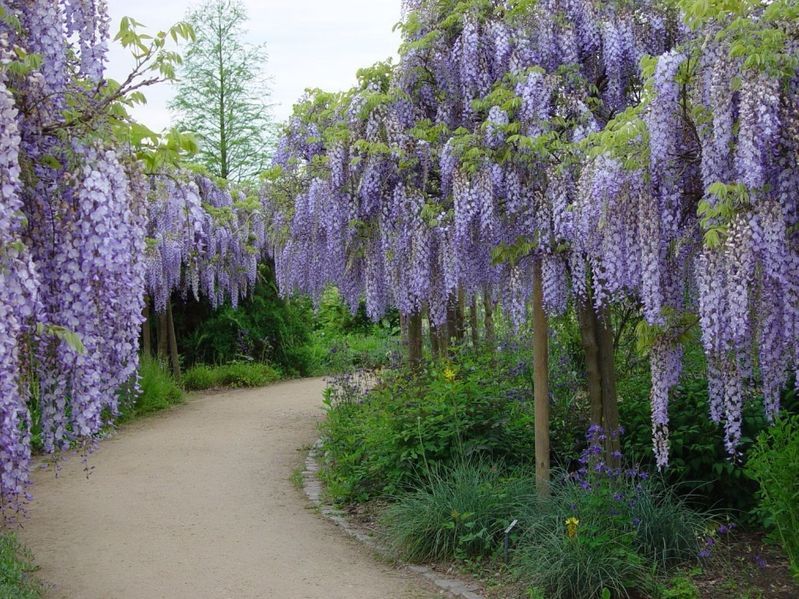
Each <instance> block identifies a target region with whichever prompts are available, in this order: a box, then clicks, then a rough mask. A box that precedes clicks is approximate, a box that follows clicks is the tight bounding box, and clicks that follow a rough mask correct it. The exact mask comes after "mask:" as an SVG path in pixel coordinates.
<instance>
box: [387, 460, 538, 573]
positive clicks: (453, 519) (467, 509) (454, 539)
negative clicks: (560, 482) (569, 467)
mask: <svg viewBox="0 0 799 599" xmlns="http://www.w3.org/2000/svg"><path fill="white" fill-rule="evenodd" d="M533 492H534V481H533V480H532V479H530V478H527V477H524V476H522V477H515V478H512V479H508V478H505V477H503V476H502V474H501V470H500V469H499V468H497V467H496V466H494V465H492V464H490V463H488V462H485V461H482V460H479V459H474V458H473V459H468V458H466V459H461V460H460V461H457V462H455V464H454V465H453V466H449V467H445V466H440V465H433V466H432V467H431V468H430V469H429V472H428V473H427V475H426V476H425V478H424V479H423V480H421V481H420V485H419V488H418V489H417V490H416V491H413V492H409V493H406V494H404V495H401V496H400V497H399V498H398V500H397V502H396V503H394V504H392V505H391V506H390V507H389V508H388V509H387V510H386V512H385V514H384V515H383V518H382V522H383V525H384V527H385V530H386V539H387V542H388V544H389V546H390V547H391V549H392V551H393V552H394V553H395V554H396V555H397V556H398V557H401V558H403V559H407V560H410V561H414V562H420V561H427V560H445V559H452V558H458V559H468V558H470V557H475V556H482V555H490V554H492V553H495V552H496V551H497V550H499V548H500V547H501V544H502V538H503V531H504V529H505V528H506V527H507V526H508V524H510V522H511V521H512V520H513V519H514V517H515V515H517V514H518V513H519V512H520V510H521V509H522V506H523V505H524V504H525V503H527V502H528V500H529V499H530V497H531V495H532V493H533Z"/></svg>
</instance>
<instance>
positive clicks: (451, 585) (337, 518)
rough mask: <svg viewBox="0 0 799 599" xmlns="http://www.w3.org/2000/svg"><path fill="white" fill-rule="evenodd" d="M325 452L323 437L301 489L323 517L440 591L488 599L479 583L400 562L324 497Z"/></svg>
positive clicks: (310, 454) (462, 597) (468, 598)
mask: <svg viewBox="0 0 799 599" xmlns="http://www.w3.org/2000/svg"><path fill="white" fill-rule="evenodd" d="M321 451H322V440H321V439H319V440H318V441H317V442H316V443H315V444H314V445H313V446H312V447H311V449H310V450H309V451H308V455H307V456H306V458H305V468H304V470H303V472H302V490H303V492H304V493H305V496H306V497H307V498H308V501H310V502H311V503H312V504H313V506H314V507H316V508H318V509H319V513H320V514H322V516H323V517H324V518H325V519H326V520H328V521H330V522H332V523H333V524H335V525H336V526H337V527H339V528H340V529H341V530H342V531H344V533H346V534H347V535H348V536H350V537H352V538H354V539H355V540H356V541H358V542H359V543H361V544H362V545H365V546H367V547H368V548H369V549H371V550H372V551H374V552H376V553H378V554H379V555H380V556H382V557H384V558H387V559H390V560H391V561H393V562H395V563H397V564H398V565H399V567H400V569H403V570H407V571H409V572H412V573H413V574H416V575H417V576H420V577H422V578H424V579H425V580H426V581H427V582H429V583H432V584H433V585H434V586H435V587H437V588H438V589H439V590H440V591H444V592H445V593H447V594H448V595H449V596H450V597H455V598H456V599H485V598H484V597H483V595H481V594H480V592H479V589H478V588H477V585H476V584H469V583H467V582H465V581H463V580H459V579H456V578H450V577H447V576H444V575H443V574H441V573H440V572H436V571H435V570H433V569H432V568H429V567H427V566H420V565H416V564H408V563H405V562H401V561H400V562H397V561H396V560H395V559H394V558H393V557H392V556H391V554H390V552H389V550H388V548H387V547H386V546H385V545H383V544H382V543H380V542H379V541H378V540H377V539H375V538H374V537H373V536H372V535H370V534H369V532H368V531H367V530H366V529H365V528H363V527H362V526H359V525H357V524H356V523H354V522H353V521H352V520H350V519H349V518H347V516H346V514H345V513H344V512H343V511H342V510H340V509H338V508H336V507H335V506H334V505H333V504H331V503H327V502H326V501H325V500H324V496H323V493H322V481H321V480H320V479H319V469H320V466H319V457H320V454H321Z"/></svg>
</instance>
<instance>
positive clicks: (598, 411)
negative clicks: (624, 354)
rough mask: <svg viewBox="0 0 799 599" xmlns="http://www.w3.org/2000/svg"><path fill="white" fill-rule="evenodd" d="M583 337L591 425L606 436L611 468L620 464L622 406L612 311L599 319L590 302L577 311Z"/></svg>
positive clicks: (603, 311)
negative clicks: (618, 391) (618, 394)
mask: <svg viewBox="0 0 799 599" xmlns="http://www.w3.org/2000/svg"><path fill="white" fill-rule="evenodd" d="M577 316H578V320H579V321H580V337H581V341H582V345H583V351H584V353H585V371H586V381H587V385H588V398H589V400H590V402H591V424H594V425H597V426H599V427H601V428H602V429H603V430H604V431H605V433H606V443H605V454H606V455H605V459H606V461H607V462H608V464H615V463H616V462H617V458H616V456H617V455H618V453H617V452H618V450H619V448H620V441H619V437H618V435H617V434H616V432H617V431H618V430H619V404H618V396H617V394H616V367H615V364H614V351H613V324H612V321H611V318H610V310H609V309H608V308H605V309H603V310H602V312H601V314H600V315H599V316H597V314H596V312H595V311H594V307H593V305H592V303H591V300H590V298H589V299H588V300H586V301H583V302H580V304H579V306H578V308H577Z"/></svg>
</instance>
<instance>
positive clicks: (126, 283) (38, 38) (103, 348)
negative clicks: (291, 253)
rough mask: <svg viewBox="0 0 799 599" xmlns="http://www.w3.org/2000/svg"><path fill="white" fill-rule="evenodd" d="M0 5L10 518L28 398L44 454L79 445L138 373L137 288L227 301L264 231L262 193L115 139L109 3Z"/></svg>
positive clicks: (23, 482) (3, 416)
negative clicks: (139, 153)
mask: <svg viewBox="0 0 799 599" xmlns="http://www.w3.org/2000/svg"><path fill="white" fill-rule="evenodd" d="M0 9H2V11H1V12H0V193H1V194H2V195H1V196H0V511H1V512H2V516H3V517H4V518H14V517H15V515H16V514H17V513H18V512H19V510H20V508H21V507H22V504H23V503H24V501H25V499H26V486H27V483H28V469H29V461H30V444H31V433H32V427H33V422H32V417H31V414H32V413H33V411H34V410H33V408H34V406H33V402H34V401H35V402H37V403H38V405H36V406H35V408H36V409H35V413H36V414H37V417H38V419H39V420H38V424H39V425H40V428H41V443H42V446H43V448H44V449H45V450H46V451H48V452H56V451H61V450H64V449H67V448H69V447H72V446H75V445H80V446H82V447H83V448H84V449H85V450H88V449H90V448H91V445H92V443H93V439H94V438H95V437H96V435H97V433H98V432H100V430H101V429H102V428H103V427H104V426H105V425H106V424H108V423H109V422H110V420H112V419H113V417H114V416H115V415H116V414H117V410H118V405H117V404H118V397H119V390H120V388H121V387H123V386H125V385H129V384H130V383H131V382H135V380H136V373H137V370H138V353H139V336H140V333H141V325H142V322H143V309H144V301H145V293H147V294H148V295H150V296H152V297H153V298H154V300H155V304H156V308H158V309H163V308H164V307H165V306H166V302H167V301H168V298H169V296H170V294H171V293H172V292H173V291H181V292H184V293H185V292H187V291H192V292H193V293H194V294H195V295H199V294H204V295H207V296H208V297H209V298H210V300H211V302H212V303H213V304H214V305H218V304H220V303H222V302H223V301H225V300H227V299H229V300H230V301H231V302H232V303H233V304H235V303H236V302H237V301H238V300H239V299H240V298H241V297H243V296H244V295H245V294H247V293H248V291H249V290H250V289H251V288H252V286H253V285H254V283H255V276H256V270H257V263H258V260H259V259H260V257H261V253H262V252H261V250H262V248H263V247H264V245H265V239H266V228H265V223H264V220H263V210H262V206H261V201H260V199H259V198H253V197H249V196H245V195H244V193H243V192H239V191H228V190H226V189H225V188H224V186H222V185H218V184H216V183H215V182H213V181H211V180H210V179H208V178H205V177H202V176H198V175H194V174H191V173H189V172H181V171H179V170H176V171H175V172H163V173H158V174H145V173H144V164H143V163H142V162H140V161H138V160H137V158H136V156H135V155H134V154H133V153H131V151H130V149H129V148H125V149H122V148H123V147H124V146H123V145H122V144H119V143H117V142H116V141H115V140H116V137H115V134H114V129H113V127H111V126H110V125H109V120H108V119H107V118H106V116H105V115H106V112H107V111H108V108H109V106H112V105H113V104H114V102H117V101H119V100H121V99H122V98H123V91H120V89H119V88H116V87H114V86H108V85H107V83H106V82H105V80H104V78H103V73H104V62H105V55H106V52H107V49H108V43H109V18H108V10H107V4H106V2H105V1H88V0H61V1H58V2H56V1H52V0H31V1H26V2H10V3H3V2H0ZM176 34H179V32H176ZM150 59H152V57H151V58H150ZM153 64H154V65H156V66H153V67H152V68H153V69H156V71H155V72H156V73H157V72H158V71H157V69H158V68H159V67H158V65H159V64H161V65H163V64H165V63H163V62H162V63H158V62H157V61H155V60H153ZM157 78H158V77H156V79H157ZM68 108H69V110H67V109H68ZM118 114H119V113H118V112H117V116H118ZM123 139H124V138H123ZM124 141H127V140H126V139H124Z"/></svg>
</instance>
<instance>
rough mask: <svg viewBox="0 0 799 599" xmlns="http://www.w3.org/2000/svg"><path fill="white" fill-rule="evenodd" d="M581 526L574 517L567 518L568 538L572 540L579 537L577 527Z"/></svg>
mask: <svg viewBox="0 0 799 599" xmlns="http://www.w3.org/2000/svg"><path fill="white" fill-rule="evenodd" d="M578 526H580V521H579V520H578V519H577V518H575V517H574V516H572V517H571V518H566V536H567V537H569V538H570V539H573V538H574V537H576V536H577V527H578Z"/></svg>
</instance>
